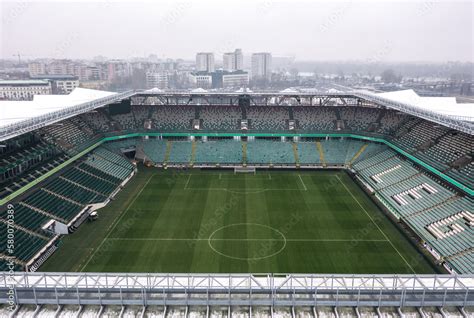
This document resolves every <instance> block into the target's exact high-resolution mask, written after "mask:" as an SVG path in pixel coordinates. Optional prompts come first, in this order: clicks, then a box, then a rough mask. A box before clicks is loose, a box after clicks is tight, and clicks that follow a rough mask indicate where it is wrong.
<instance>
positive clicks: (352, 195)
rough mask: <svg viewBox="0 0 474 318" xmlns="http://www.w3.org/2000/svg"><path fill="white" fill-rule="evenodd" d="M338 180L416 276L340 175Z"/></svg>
mask: <svg viewBox="0 0 474 318" xmlns="http://www.w3.org/2000/svg"><path fill="white" fill-rule="evenodd" d="M336 178H337V179H338V180H339V182H340V183H341V184H342V185H343V186H344V188H345V189H346V191H347V192H349V194H350V195H351V197H352V198H353V199H354V201H355V202H357V204H358V205H359V206H360V207H361V208H362V210H363V211H364V212H365V214H367V216H368V217H369V219H370V220H371V221H372V223H374V225H375V226H376V227H377V228H378V229H379V231H380V233H382V235H383V236H384V237H385V239H386V240H387V241H388V242H389V243H390V245H392V247H393V249H394V250H395V251H396V252H397V253H398V255H400V257H401V258H402V260H403V261H404V262H405V263H406V264H407V265H408V267H409V268H410V269H411V270H412V272H413V273H414V274H416V272H415V270H414V269H413V267H412V266H411V265H410V263H408V261H407V260H406V259H405V257H403V255H402V253H400V251H399V250H398V249H397V248H396V246H395V245H393V243H392V241H391V240H390V239H389V238H388V236H387V234H385V232H384V231H382V229H381V228H380V226H379V225H378V224H377V223H376V222H375V221H374V219H373V218H372V216H371V215H370V214H369V212H367V210H366V209H365V208H364V207H363V206H362V204H361V203H360V202H359V200H357V198H356V197H355V196H354V194H352V192H351V190H349V188H348V187H347V186H346V184H345V183H344V182H342V180H341V178H339V176H338V175H336Z"/></svg>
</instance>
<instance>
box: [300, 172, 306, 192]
mask: <svg viewBox="0 0 474 318" xmlns="http://www.w3.org/2000/svg"><path fill="white" fill-rule="evenodd" d="M298 177H299V178H300V181H301V184H302V185H303V188H304V190H305V191H308V188H306V185H305V184H304V182H303V178H301V175H300V174H298Z"/></svg>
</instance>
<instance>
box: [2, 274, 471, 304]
mask: <svg viewBox="0 0 474 318" xmlns="http://www.w3.org/2000/svg"><path fill="white" fill-rule="evenodd" d="M0 275H1V276H0V291H1V293H0V303H6V302H7V300H8V294H7V292H6V291H8V290H13V291H14V292H13V294H14V296H15V303H16V304H81V305H82V304H100V305H105V304H109V305H112V304H121V305H143V306H147V305H165V306H166V305H177V306H179V305H182V306H187V305H208V306H209V305H214V306H231V305H238V306H249V305H250V306H397V307H403V306H463V307H464V306H472V305H474V294H473V292H472V291H473V288H474V276H472V275H465V276H454V275H338V274H334V275H330V274H328V275H318V274H315V275H312V274H275V275H273V274H146V273H129V274H127V273H13V274H11V275H10V274H8V273H2V274H0Z"/></svg>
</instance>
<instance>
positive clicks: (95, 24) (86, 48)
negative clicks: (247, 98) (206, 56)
mask: <svg viewBox="0 0 474 318" xmlns="http://www.w3.org/2000/svg"><path fill="white" fill-rule="evenodd" d="M244 2H245V1H244ZM139 4H140V5H136V4H135V3H129V2H115V1H107V2H100V3H91V2H72V3H64V2H61V1H55V2H43V1H27V2H18V1H7V2H2V4H0V6H1V7H0V10H1V17H2V31H1V41H0V44H1V50H0V58H2V59H15V58H16V55H17V54H20V55H21V56H22V57H23V58H24V59H33V58H71V59H90V58H93V57H94V56H97V55H103V56H107V57H109V58H117V59H130V58H133V57H147V56H148V55H150V54H155V55H157V56H158V57H159V58H173V59H177V58H182V59H185V60H193V59H194V55H195V53H196V52H213V53H214V54H215V56H216V61H221V59H222V55H223V54H224V53H226V52H231V51H233V50H234V48H241V49H242V51H243V52H244V56H246V57H248V56H250V55H251V54H252V53H253V52H261V51H265V52H272V55H273V56H293V57H295V58H296V59H297V60H299V61H324V60H328V61H345V60H348V61H368V62H373V61H381V62H391V61H400V62H417V61H418V62H422V61H427V62H446V61H463V62H465V61H471V62H472V60H473V58H472V56H473V45H472V33H473V31H472V19H471V12H472V6H473V4H472V3H471V2H469V1H454V2H447V1H429V2H428V1H414V2H407V1H396V2H392V1H390V2H389V1H383V3H378V2H377V3H375V2H373V1H364V2H355V1H352V2H343V1H336V2H327V1H317V2H315V3H310V2H307V1H297V2H295V3H291V4H289V3H284V2H280V1H269V0H267V1H260V2H259V1H257V2H255V3H253V2H252V3H250V2H245V5H240V4H239V3H238V2H236V1H228V2H226V4H225V5H223V4H222V3H218V2H215V1H200V2H199V3H195V2H191V1H184V2H170V1H164V2H160V4H155V3H151V2H149V1H145V2H139ZM244 13H245V14H244ZM131 16H134V17H137V16H139V17H140V23H129V20H130V17H131ZM202 16H207V17H210V16H212V19H201V20H202V21H201V20H200V17H202ZM236 19H238V20H237V21H238V23H235V21H236ZM83 21H87V23H83ZM395 21H398V22H397V23H394V22H395ZM400 21H403V23H400ZM124 22H127V23H124ZM282 22H284V23H282ZM32 26H34V27H32ZM58 26H60V27H58ZM216 26H219V27H216ZM46 34H47V36H45V35H46ZM200 35H201V36H200ZM203 35H204V36H203ZM196 36H197V37H196ZM197 38H198V39H199V40H196V39H197ZM190 43H192V45H190ZM348 48H350V49H348Z"/></svg>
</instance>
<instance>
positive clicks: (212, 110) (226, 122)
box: [199, 106, 242, 131]
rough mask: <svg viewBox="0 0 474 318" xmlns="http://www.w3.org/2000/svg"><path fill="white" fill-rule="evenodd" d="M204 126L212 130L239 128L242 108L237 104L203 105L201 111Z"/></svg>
mask: <svg viewBox="0 0 474 318" xmlns="http://www.w3.org/2000/svg"><path fill="white" fill-rule="evenodd" d="M199 114H200V116H199V118H200V119H201V120H202V128H203V129H210V130H217V131H220V130H231V131H232V130H238V129H240V120H241V119H242V110H241V109H240V107H236V106H203V107H201V109H200V111H199Z"/></svg>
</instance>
